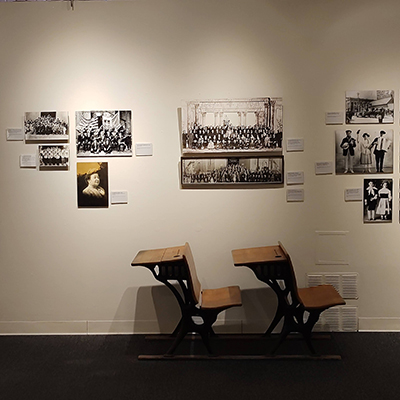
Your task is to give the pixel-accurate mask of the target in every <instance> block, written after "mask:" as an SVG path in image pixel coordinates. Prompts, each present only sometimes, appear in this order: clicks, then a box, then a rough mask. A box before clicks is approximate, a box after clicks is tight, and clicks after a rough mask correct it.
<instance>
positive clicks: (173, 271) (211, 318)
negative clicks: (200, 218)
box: [131, 246, 220, 358]
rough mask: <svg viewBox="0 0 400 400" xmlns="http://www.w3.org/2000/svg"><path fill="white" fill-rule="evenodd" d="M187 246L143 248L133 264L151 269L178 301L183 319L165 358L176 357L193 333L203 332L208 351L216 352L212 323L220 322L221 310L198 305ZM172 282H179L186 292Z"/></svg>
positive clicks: (210, 352) (203, 339)
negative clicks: (188, 260) (197, 321)
mask: <svg viewBox="0 0 400 400" xmlns="http://www.w3.org/2000/svg"><path fill="white" fill-rule="evenodd" d="M184 248H185V246H177V247H169V248H165V249H156V250H143V251H140V252H139V253H138V254H137V255H136V257H135V259H134V260H133V261H132V263H131V265H132V266H143V267H146V268H147V269H149V270H150V271H151V273H152V274H153V276H154V278H155V279H156V280H157V281H159V282H161V283H163V284H164V285H165V286H167V287H168V289H170V290H171V292H172V293H173V295H174V296H175V298H176V300H177V301H178V304H179V307H180V310H181V319H180V321H179V323H178V325H177V326H176V328H175V330H174V332H173V333H172V334H171V336H172V337H175V340H174V342H173V343H172V345H171V346H170V348H169V349H168V351H167V352H166V353H165V354H164V355H163V357H173V353H174V351H175V350H176V348H177V347H178V345H179V344H180V343H181V342H182V340H183V339H184V337H185V336H186V334H187V333H189V332H196V333H199V334H200V336H201V338H202V341H203V343H204V345H205V347H206V348H207V351H208V352H209V354H210V355H213V352H212V350H211V346H210V341H209V337H210V336H213V335H215V333H214V330H213V328H212V325H213V323H214V322H215V321H216V319H217V316H218V314H219V312H220V310H219V309H201V308H199V307H198V306H197V302H196V301H195V299H194V297H193V294H192V293H193V290H192V287H191V284H192V281H191V279H190V276H189V274H190V271H188V267H187V264H186V263H185V260H184V257H183V253H184ZM170 281H177V282H178V283H179V286H180V288H181V290H182V294H181V293H179V291H178V290H177V288H176V287H175V286H174V285H172V284H171V282H170ZM193 317H200V318H201V321H202V322H201V323H195V322H194V319H193ZM145 357H146V356H144V357H142V358H145ZM174 357H175V356H174ZM149 358H150V357H149ZM154 358H156V357H154Z"/></svg>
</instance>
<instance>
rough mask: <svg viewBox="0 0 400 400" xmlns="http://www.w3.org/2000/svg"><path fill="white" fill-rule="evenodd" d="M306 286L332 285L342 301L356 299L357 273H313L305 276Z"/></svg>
mask: <svg viewBox="0 0 400 400" xmlns="http://www.w3.org/2000/svg"><path fill="white" fill-rule="evenodd" d="M306 281H307V286H308V287H311V286H317V285H324V284H329V285H332V286H333V287H334V288H335V289H336V290H337V291H338V292H339V294H340V295H341V296H342V297H343V298H344V299H358V273H349V272H346V273H343V272H342V273H331V272H313V273H308V274H307V275H306Z"/></svg>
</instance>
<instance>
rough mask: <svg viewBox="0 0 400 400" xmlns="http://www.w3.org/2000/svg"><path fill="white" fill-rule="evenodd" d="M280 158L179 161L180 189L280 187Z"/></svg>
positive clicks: (281, 163) (281, 158)
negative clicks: (205, 186) (211, 186)
mask: <svg viewBox="0 0 400 400" xmlns="http://www.w3.org/2000/svg"><path fill="white" fill-rule="evenodd" d="M283 180H284V172H283V156H276V157H213V158H182V159H181V182H182V187H186V186H191V185H265V184H283Z"/></svg>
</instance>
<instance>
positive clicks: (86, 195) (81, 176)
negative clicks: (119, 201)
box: [76, 162, 108, 208]
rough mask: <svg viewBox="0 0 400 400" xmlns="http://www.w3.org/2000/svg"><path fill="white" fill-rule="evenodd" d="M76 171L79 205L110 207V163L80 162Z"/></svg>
mask: <svg viewBox="0 0 400 400" xmlns="http://www.w3.org/2000/svg"><path fill="white" fill-rule="evenodd" d="M76 172H77V183H78V207H79V208H85V207H86V208H91V207H108V163H106V162H79V163H77V165H76Z"/></svg>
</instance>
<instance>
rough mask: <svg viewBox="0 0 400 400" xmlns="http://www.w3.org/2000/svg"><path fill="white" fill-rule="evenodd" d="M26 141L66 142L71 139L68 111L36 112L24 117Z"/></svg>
mask: <svg viewBox="0 0 400 400" xmlns="http://www.w3.org/2000/svg"><path fill="white" fill-rule="evenodd" d="M24 131H25V140H26V141H40V142H43V143H47V142H66V141H68V139H69V116H68V112H67V111H34V112H26V113H25V116H24Z"/></svg>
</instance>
